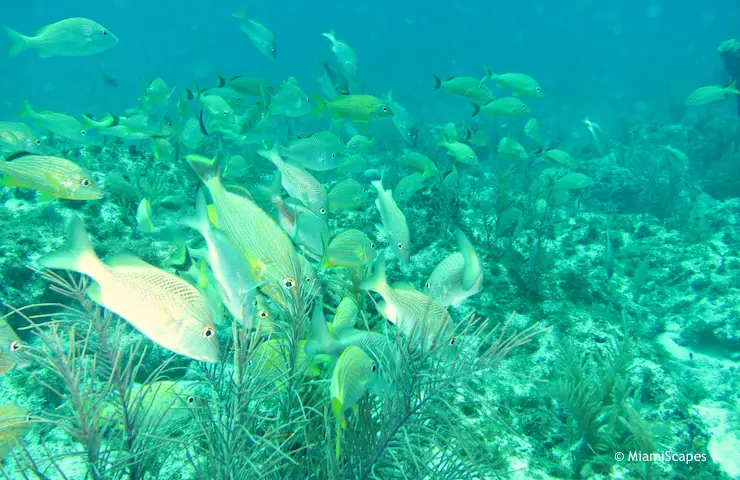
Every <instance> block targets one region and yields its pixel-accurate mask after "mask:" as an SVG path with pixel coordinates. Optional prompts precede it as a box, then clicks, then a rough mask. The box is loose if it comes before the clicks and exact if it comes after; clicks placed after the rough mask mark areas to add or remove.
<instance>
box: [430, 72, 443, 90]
mask: <svg viewBox="0 0 740 480" xmlns="http://www.w3.org/2000/svg"><path fill="white" fill-rule="evenodd" d="M432 76H433V77H434V89H435V90H439V87H441V86H442V79H440V78H439V77H438V76H436V75H432Z"/></svg>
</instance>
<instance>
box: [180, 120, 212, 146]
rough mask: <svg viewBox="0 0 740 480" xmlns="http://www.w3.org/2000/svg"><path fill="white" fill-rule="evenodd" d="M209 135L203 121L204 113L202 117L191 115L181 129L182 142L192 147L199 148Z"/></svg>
mask: <svg viewBox="0 0 740 480" xmlns="http://www.w3.org/2000/svg"><path fill="white" fill-rule="evenodd" d="M207 136H208V130H206V126H205V124H204V123H203V114H201V116H200V118H193V117H190V118H188V119H187V121H186V122H185V125H183V127H182V130H181V131H180V136H179V140H180V142H181V143H182V144H183V145H185V146H186V147H188V148H190V149H196V148H198V147H199V146H200V145H201V144H202V143H203V142H204V141H205V139H206V137H207Z"/></svg>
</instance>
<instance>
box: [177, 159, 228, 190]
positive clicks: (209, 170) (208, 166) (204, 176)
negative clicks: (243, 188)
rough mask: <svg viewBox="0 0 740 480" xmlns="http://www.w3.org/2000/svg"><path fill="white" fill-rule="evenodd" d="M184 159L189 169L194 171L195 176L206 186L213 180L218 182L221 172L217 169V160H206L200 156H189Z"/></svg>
mask: <svg viewBox="0 0 740 480" xmlns="http://www.w3.org/2000/svg"><path fill="white" fill-rule="evenodd" d="M185 159H186V160H187V161H188V163H189V164H190V167H191V168H192V169H193V171H195V173H196V175H198V177H199V178H200V179H201V180H203V183H205V184H206V186H208V185H209V183H211V182H213V181H214V180H220V178H221V172H220V171H219V168H218V158H217V157H216V158H213V159H210V158H207V157H204V156H202V155H195V154H190V155H188V156H187V157H185Z"/></svg>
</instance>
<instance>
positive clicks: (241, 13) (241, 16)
mask: <svg viewBox="0 0 740 480" xmlns="http://www.w3.org/2000/svg"><path fill="white" fill-rule="evenodd" d="M231 16H232V17H234V18H238V19H239V20H243V19H245V18H247V9H246V8H245V7H241V8H240V9H239V10H237V11H236V12H234V13H233V14H231Z"/></svg>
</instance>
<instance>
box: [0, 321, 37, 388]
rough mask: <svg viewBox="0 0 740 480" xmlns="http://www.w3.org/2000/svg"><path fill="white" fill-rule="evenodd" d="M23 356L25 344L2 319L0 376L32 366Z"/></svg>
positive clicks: (0, 326)
mask: <svg viewBox="0 0 740 480" xmlns="http://www.w3.org/2000/svg"><path fill="white" fill-rule="evenodd" d="M30 363H31V362H30V360H29V358H28V357H27V356H26V355H24V354H23V343H22V342H21V339H20V337H18V335H17V334H16V333H15V330H13V328H12V327H11V326H10V325H8V322H7V320H5V319H4V318H0V375H2V374H4V373H7V372H9V371H10V370H15V369H16V368H23V367H26V366H28V365H29V364H30Z"/></svg>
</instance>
